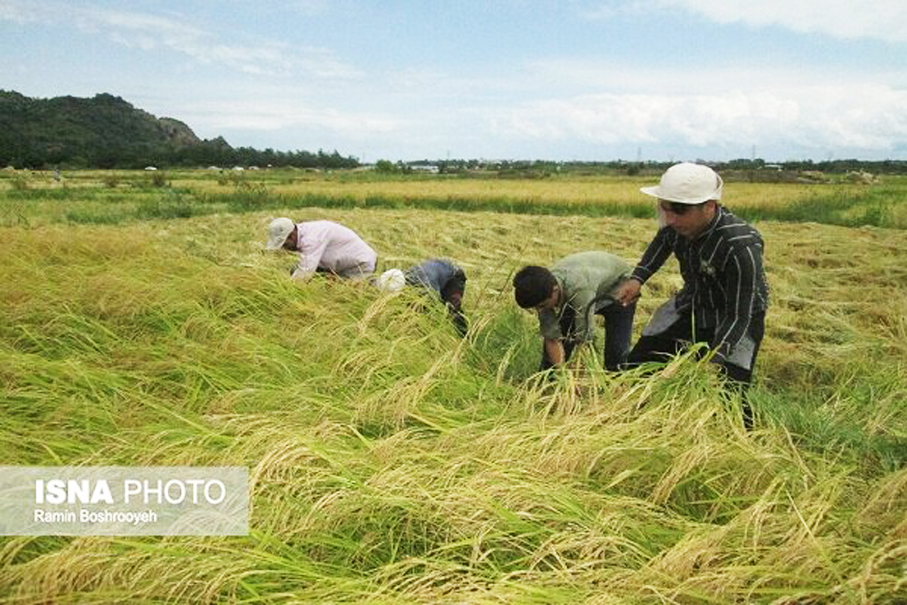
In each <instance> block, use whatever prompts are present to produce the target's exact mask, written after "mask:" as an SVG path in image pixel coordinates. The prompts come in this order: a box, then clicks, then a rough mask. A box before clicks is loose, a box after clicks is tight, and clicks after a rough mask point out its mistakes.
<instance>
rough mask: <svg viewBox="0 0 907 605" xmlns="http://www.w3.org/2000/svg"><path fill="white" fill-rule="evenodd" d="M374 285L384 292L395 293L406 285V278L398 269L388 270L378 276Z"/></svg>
mask: <svg viewBox="0 0 907 605" xmlns="http://www.w3.org/2000/svg"><path fill="white" fill-rule="evenodd" d="M375 285H377V286H378V287H379V288H381V289H382V290H384V291H385V292H397V291H399V290H402V289H403V286H405V285H406V276H405V275H403V271H401V270H400V269H388V270H387V271H385V272H384V273H382V274H381V275H380V276H378V279H377V280H376V281H375Z"/></svg>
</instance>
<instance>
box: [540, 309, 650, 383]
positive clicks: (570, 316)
mask: <svg viewBox="0 0 907 605" xmlns="http://www.w3.org/2000/svg"><path fill="white" fill-rule="evenodd" d="M635 313H636V304H632V305H630V306H628V307H625V306H623V305H621V304H619V303H612V304H610V305H608V306H606V307H604V308H600V309H598V310H597V311H596V312H595V314H596V315H601V316H602V317H604V318H605V355H604V357H605V369H607V370H611V371H617V370H619V369H620V368H621V366H622V365H623V363H624V362H625V361H626V359H627V353H628V351H629V350H630V336H632V334H633V315H634V314H635ZM575 325H576V309H574V308H573V307H570V306H565V307H564V309H563V311H562V312H561V317H560V326H561V334H563V335H564V339H563V341H562V343H563V345H564V361H566V360H568V359H570V355H571V354H573V349H575V348H576V345H577V344H578V341H577V340H576V338H575V337H574V334H573V332H574V327H575ZM553 365H554V364H552V363H551V360H550V359H548V352H547V351H546V350H545V345H544V344H543V345H542V363H541V365H540V366H539V370H541V371H544V370H547V369H549V368H551V367H552V366H553Z"/></svg>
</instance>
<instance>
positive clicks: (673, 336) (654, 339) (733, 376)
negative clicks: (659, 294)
mask: <svg viewBox="0 0 907 605" xmlns="http://www.w3.org/2000/svg"><path fill="white" fill-rule="evenodd" d="M748 333H749V337H750V338H752V339H753V342H754V343H756V344H755V348H754V349H753V358H752V361H751V363H750V368H749V369H746V368H744V367H742V366H739V365H737V364H733V363H728V362H719V363H718V366H719V368H720V369H721V373H722V375H723V376H725V378H727V379H728V383H729V386H730V387H731V388H733V389H735V390H737V391H738V392H740V394H741V395H742V397H743V421H744V424H745V425H746V426H747V427H751V426H752V412H751V410H750V407H749V403H748V401H747V398H746V391H747V389H748V388H749V385H750V384H751V383H752V380H753V368H755V367H756V356H757V355H758V354H759V347H760V345H761V344H762V337H763V336H764V334H765V312H764V311H763V312H761V313H754V314H753V316H752V319H751V320H750V327H749V331H748ZM714 336H715V329H714V328H703V327H700V326H696V329H695V330H694V326H693V318H692V313H691V312H689V311H686V312H683V313H681V314H680V317H679V318H678V319H677V321H675V322H674V323H673V324H671V325H670V326H669V327H668V328H667V329H666V330H665V331H663V332H660V333H658V334H654V335H651V336H641V337H640V338H639V340H637V341H636V345H634V347H633V350H632V351H630V355H629V356H628V357H627V363H626V364H625V365H624V367H626V368H634V367H636V366H639V365H641V364H644V363H648V362H651V361H660V362H664V361H667V360H668V359H670V357H671V356H672V355H676V354H677V353H680V352H681V351H683V350H684V349H686V348H687V347H688V346H689V345H690V344H691V343H699V342H705V343H708V342H711V340H712V338H714Z"/></svg>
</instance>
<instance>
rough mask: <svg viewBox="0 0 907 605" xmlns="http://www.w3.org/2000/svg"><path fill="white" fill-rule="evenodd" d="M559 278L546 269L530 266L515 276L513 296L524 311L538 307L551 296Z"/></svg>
mask: <svg viewBox="0 0 907 605" xmlns="http://www.w3.org/2000/svg"><path fill="white" fill-rule="evenodd" d="M556 285H557V278H555V277H554V274H552V273H551V271H549V270H548V269H546V268H545V267H538V266H536V265H529V266H527V267H523V268H522V269H520V270H519V271H517V274H516V275H514V276H513V295H514V297H515V298H516V304H518V305H519V306H520V307H521V308H523V309H531V308H532V307H535V306H538V305H539V304H541V303H542V302H543V301H545V299H547V298H549V297H550V296H551V293H552V292H553V291H554V286H556Z"/></svg>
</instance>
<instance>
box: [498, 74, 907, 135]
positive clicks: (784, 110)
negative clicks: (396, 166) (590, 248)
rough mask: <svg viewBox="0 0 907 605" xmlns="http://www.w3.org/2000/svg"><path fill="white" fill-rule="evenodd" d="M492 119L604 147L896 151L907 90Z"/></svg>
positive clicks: (576, 108)
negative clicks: (652, 145)
mask: <svg viewBox="0 0 907 605" xmlns="http://www.w3.org/2000/svg"><path fill="white" fill-rule="evenodd" d="M488 120H489V122H490V123H491V124H492V128H493V130H494V131H495V133H496V134H497V135H498V136H508V137H518V138H523V139H550V140H554V141H557V140H569V139H576V140H582V141H586V142H593V143H597V144H602V145H613V144H617V143H629V144H644V143H657V144H659V145H663V144H665V143H670V144H680V145H690V146H694V147H710V146H714V147H719V148H723V147H736V148H739V147H741V146H749V145H752V144H755V145H760V146H768V145H777V146H784V145H796V146H798V147H803V148H811V149H816V150H827V149H841V148H847V149H861V150H867V151H870V150H882V151H884V150H890V149H895V148H896V147H898V146H899V145H903V142H904V141H905V140H907V91H905V90H895V89H892V88H890V87H887V86H884V85H876V86H872V87H870V88H864V89H862V90H860V91H859V92H856V91H855V90H854V89H853V88H851V87H850V86H824V87H805V88H799V89H790V90H786V91H778V92H743V91H733V92H725V93H718V94H708V95H704V94H700V95H661V94H597V95H583V96H578V97H574V98H565V99H550V100H543V101H533V102H527V103H524V104H521V105H519V106H515V107H513V108H512V109H509V110H505V111H500V110H498V111H492V112H490V113H489V114H488Z"/></svg>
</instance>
